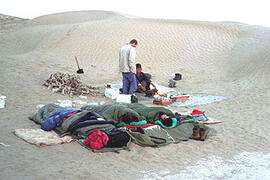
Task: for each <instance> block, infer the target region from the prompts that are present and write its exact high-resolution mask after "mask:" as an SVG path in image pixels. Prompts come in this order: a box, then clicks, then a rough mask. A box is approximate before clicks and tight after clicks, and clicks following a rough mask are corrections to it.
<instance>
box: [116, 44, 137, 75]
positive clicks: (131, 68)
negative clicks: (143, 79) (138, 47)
mask: <svg viewBox="0 0 270 180" xmlns="http://www.w3.org/2000/svg"><path fill="white" fill-rule="evenodd" d="M135 57H136V51H135V48H134V47H132V46H131V45H130V44H126V45H124V46H122V47H121V49H120V51H119V71H120V72H132V73H136V65H135Z"/></svg>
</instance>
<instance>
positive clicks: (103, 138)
mask: <svg viewBox="0 0 270 180" xmlns="http://www.w3.org/2000/svg"><path fill="white" fill-rule="evenodd" d="M108 141H109V138H108V136H107V134H106V133H104V132H103V131H101V130H97V129H94V130H93V131H92V133H91V134H90V135H89V136H88V137H87V138H86V139H85V140H84V145H85V146H89V147H90V148H91V149H97V150H99V149H101V148H103V147H104V146H105V145H107V143H108Z"/></svg>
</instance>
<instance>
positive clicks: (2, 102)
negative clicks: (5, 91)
mask: <svg viewBox="0 0 270 180" xmlns="http://www.w3.org/2000/svg"><path fill="white" fill-rule="evenodd" d="M6 98H7V97H6V96H0V109H3V108H5V107H6Z"/></svg>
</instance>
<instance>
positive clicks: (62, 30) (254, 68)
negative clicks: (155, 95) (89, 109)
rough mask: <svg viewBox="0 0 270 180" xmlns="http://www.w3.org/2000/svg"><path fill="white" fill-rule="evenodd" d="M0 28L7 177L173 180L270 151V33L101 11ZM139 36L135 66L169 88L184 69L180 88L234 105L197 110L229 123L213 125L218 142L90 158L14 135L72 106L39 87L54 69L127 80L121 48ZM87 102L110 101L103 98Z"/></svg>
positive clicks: (70, 147)
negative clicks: (205, 165) (37, 116)
mask: <svg viewBox="0 0 270 180" xmlns="http://www.w3.org/2000/svg"><path fill="white" fill-rule="evenodd" d="M0 23H1V24H0V62H1V65H0V77H1V78H0V94H3V95H5V96H7V106H6V108H5V109H0V123H1V131H0V142H2V143H5V144H8V145H10V146H9V147H4V146H1V145H0V170H1V177H0V179H74V178H75V179H141V178H143V176H142V174H143V172H154V173H158V172H162V171H163V170H167V171H168V172H169V174H171V175H173V174H176V173H177V172H179V170H180V169H182V168H184V167H186V166H190V165H193V164H195V163H196V162H198V161H199V160H200V159H201V158H205V157H208V156H213V155H215V156H220V157H222V158H227V159H229V158H231V157H233V156H234V155H236V154H238V153H242V152H255V151H263V152H269V150H270V145H269V141H270V137H269V136H268V135H269V133H270V126H269V115H270V110H269V107H270V103H269V102H270V98H269V97H270V91H269V89H270V80H269V79H270V74H269V72H270V51H269V50H270V29H269V28H266V27H260V26H249V25H246V24H239V23H221V22H216V23H212V22H195V21H183V20H159V19H143V18H129V17H126V16H124V15H121V14H117V13H114V12H102V11H84V12H69V13H61V14H53V15H47V16H42V17H38V18H35V19H31V20H26V19H20V18H15V17H9V16H5V15H1V16H0ZM133 38H136V39H137V40H138V42H139V44H138V46H137V48H136V51H137V60H136V61H137V62H139V63H141V64H142V65H143V71H145V72H150V73H151V74H152V75H153V80H154V81H155V82H158V83H160V84H161V85H167V82H168V79H169V78H172V77H174V73H176V72H180V73H181V74H182V75H183V80H181V81H180V82H177V87H176V90H178V91H181V92H186V93H189V94H195V93H204V94H209V95H217V96H225V97H228V98H229V99H228V100H226V101H221V102H218V103H213V104H209V105H202V106H198V107H194V108H198V109H200V110H203V111H206V113H207V115H208V116H209V117H212V118H215V119H218V120H221V121H223V123H221V124H216V125H212V126H211V127H212V128H213V129H214V130H216V132H217V133H216V135H215V136H212V137H210V138H209V139H208V140H207V141H205V142H197V141H188V142H181V143H178V144H171V145H168V146H166V147H162V148H149V147H140V146H137V145H135V144H132V147H131V148H132V149H131V151H130V152H127V151H122V152H121V153H120V154H116V153H103V154H98V153H92V152H90V151H88V150H86V149H84V148H83V147H81V146H80V145H79V144H77V143H71V144H64V145H56V146H50V147H43V148H37V147H35V146H33V145H30V144H28V143H26V142H24V141H22V140H21V139H19V138H17V137H16V136H14V134H13V133H12V131H13V130H14V129H17V128H38V127H39V126H38V125H36V124H34V123H33V122H32V121H30V120H28V116H29V115H30V114H31V113H34V112H36V105H37V104H45V103H50V102H56V100H57V99H70V98H69V97H67V96H63V95H60V94H53V93H51V92H50V91H49V90H47V89H46V88H44V87H42V83H43V82H44V80H46V79H48V78H49V75H50V74H51V73H55V72H57V71H60V72H67V73H71V74H72V73H75V72H76V70H77V67H76V64H75V59H74V56H75V55H76V56H77V57H78V59H79V61H80V64H81V67H82V68H83V69H84V71H85V74H84V75H80V76H81V78H82V80H83V82H85V83H87V84H89V85H92V86H97V87H102V86H103V85H104V84H105V83H107V82H115V83H116V82H120V81H121V75H120V74H119V73H118V51H119V48H120V47H121V46H122V45H123V44H125V43H127V42H128V41H129V40H131V39H133ZM74 99H75V98H74ZM88 101H89V102H100V101H106V102H110V100H108V99H105V98H104V97H103V96H102V95H99V96H97V97H89V98H88ZM174 110H177V111H184V110H185V111H186V110H191V109H187V108H183V107H181V108H180V107H179V108H174ZM266 166H267V165H266ZM268 167H269V164H268ZM148 178H153V179H158V178H157V177H151V176H148ZM178 179H179V178H178Z"/></svg>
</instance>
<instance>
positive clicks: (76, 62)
mask: <svg viewBox="0 0 270 180" xmlns="http://www.w3.org/2000/svg"><path fill="white" fill-rule="evenodd" d="M75 60H76V63H77V66H78V69H80V66H79V63H78V59H77V56H75Z"/></svg>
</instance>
